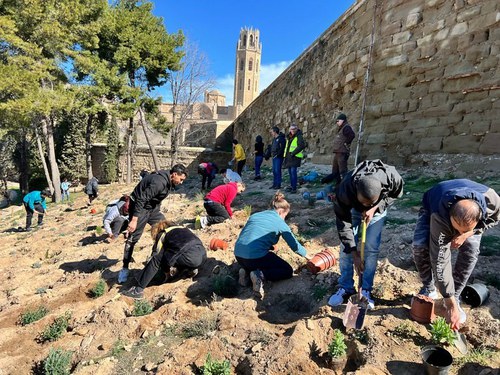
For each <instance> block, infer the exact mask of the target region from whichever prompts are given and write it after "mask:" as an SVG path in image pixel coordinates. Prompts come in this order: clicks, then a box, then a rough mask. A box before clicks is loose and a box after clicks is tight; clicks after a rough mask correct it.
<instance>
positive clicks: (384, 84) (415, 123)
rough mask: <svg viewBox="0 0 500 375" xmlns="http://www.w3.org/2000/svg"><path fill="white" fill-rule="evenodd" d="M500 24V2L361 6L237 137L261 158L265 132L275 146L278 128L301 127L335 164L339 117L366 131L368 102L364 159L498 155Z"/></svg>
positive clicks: (395, 1)
mask: <svg viewBox="0 0 500 375" xmlns="http://www.w3.org/2000/svg"><path fill="white" fill-rule="evenodd" d="M499 20H500V2H498V1H497V0H455V1H450V0H425V1H423V0H392V1H381V0H377V1H376V0H360V1H358V2H357V3H356V4H354V5H353V6H352V7H351V8H350V9H349V10H348V11H347V12H346V13H345V14H344V15H343V16H342V17H341V18H340V19H339V20H337V21H336V22H335V23H334V24H333V25H332V26H331V27H330V28H328V29H327V30H326V31H325V32H324V33H323V34H322V35H321V36H320V37H319V38H318V39H317V40H316V41H315V42H314V43H313V44H312V45H311V46H310V47H309V48H308V49H307V50H306V51H304V53H303V54H302V55H301V56H299V57H298V58H297V60H296V61H295V62H294V63H293V64H292V65H291V66H290V67H289V68H288V69H287V70H286V71H285V72H283V73H282V74H281V75H280V76H279V77H278V78H277V79H276V80H275V81H274V82H273V83H272V84H271V85H270V86H269V87H268V88H267V89H266V90H264V91H263V92H262V93H261V94H260V96H259V97H257V98H256V100H255V101H254V102H253V103H252V104H251V105H250V106H249V107H248V108H247V109H246V110H245V111H244V112H243V113H242V114H241V115H240V116H239V117H238V118H237V119H236V120H235V122H234V125H235V126H234V135H235V138H237V139H238V140H239V141H240V143H242V144H243V145H244V146H245V148H246V151H247V155H252V154H253V144H254V140H255V136H256V135H257V134H261V135H262V136H263V137H264V139H265V142H266V143H268V142H269V141H270V135H269V128H270V127H272V126H273V125H278V126H280V127H281V128H283V127H285V126H288V125H289V124H290V123H292V122H294V123H296V124H297V125H298V126H299V127H300V128H301V129H302V130H303V132H304V137H305V139H306V140H307V141H308V144H309V147H308V153H309V155H310V157H311V159H312V161H313V162H315V163H323V164H328V163H330V162H331V160H332V140H333V137H334V134H335V131H336V129H335V128H336V126H335V122H334V120H333V118H334V117H335V116H336V115H337V114H338V113H339V112H344V113H346V114H347V116H348V119H349V122H350V123H351V124H352V125H353V127H354V129H355V130H356V133H358V130H359V124H360V120H361V117H362V116H361V115H362V111H363V102H365V104H366V105H365V112H364V114H365V116H364V121H363V129H364V131H363V132H362V134H361V137H360V140H359V149H360V153H359V160H362V159H364V158H381V159H383V160H385V161H387V162H389V163H392V164H396V165H404V164H406V165H408V164H411V163H413V162H415V160H417V159H418V158H415V157H414V156H415V155H417V154H419V153H425V154H427V155H429V154H430V155H432V154H440V155H443V154H444V155H446V154H458V153H464V154H469V155H477V156H478V158H481V157H482V158H484V157H488V155H493V157H494V158H496V156H499V153H500V151H499V150H500V146H499V144H500V121H499V118H500V101H499V100H498V98H499V93H500V73H499V56H500V27H499ZM372 30H374V32H373V49H372V55H371V57H370V53H369V52H370V45H371V44H372V43H371V41H372ZM368 69H369V70H370V75H369V79H368V87H367V89H366V95H365V90H364V89H365V75H366V73H367V70H368ZM356 142H357V141H356ZM356 142H355V143H354V144H353V150H356ZM353 162H354V157H352V156H351V158H350V163H351V164H352V163H353ZM498 164H499V166H498V169H500V163H498Z"/></svg>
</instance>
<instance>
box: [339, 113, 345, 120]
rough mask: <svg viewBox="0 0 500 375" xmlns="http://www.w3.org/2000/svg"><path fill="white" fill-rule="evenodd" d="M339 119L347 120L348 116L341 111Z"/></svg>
mask: <svg viewBox="0 0 500 375" xmlns="http://www.w3.org/2000/svg"><path fill="white" fill-rule="evenodd" d="M337 120H344V121H346V120H347V116H346V115H344V114H343V113H340V114H339V115H338V116H337Z"/></svg>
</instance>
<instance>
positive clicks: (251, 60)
mask: <svg viewBox="0 0 500 375" xmlns="http://www.w3.org/2000/svg"><path fill="white" fill-rule="evenodd" d="M252 69H253V59H250V60H248V70H252Z"/></svg>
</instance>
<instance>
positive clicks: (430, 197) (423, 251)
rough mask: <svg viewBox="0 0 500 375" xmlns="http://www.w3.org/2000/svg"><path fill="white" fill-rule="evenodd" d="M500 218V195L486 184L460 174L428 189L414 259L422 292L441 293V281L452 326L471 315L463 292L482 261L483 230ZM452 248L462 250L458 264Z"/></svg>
mask: <svg viewBox="0 0 500 375" xmlns="http://www.w3.org/2000/svg"><path fill="white" fill-rule="evenodd" d="M499 222H500V197H499V196H498V194H497V193H496V192H495V191H494V190H493V189H491V188H489V187H488V186H485V185H482V184H479V183H477V182H474V181H471V180H467V179H457V180H448V181H443V182H440V183H438V184H436V185H435V186H434V187H432V188H431V189H429V190H428V191H427V192H425V193H424V196H423V198H422V208H421V209H420V211H419V214H418V219H417V225H416V228H415V234H414V236H413V258H414V260H415V265H416V267H417V270H418V273H419V276H420V280H421V281H422V284H423V286H422V289H421V290H420V292H419V294H423V295H426V296H428V297H431V298H434V299H435V298H437V297H438V294H437V292H436V287H435V282H436V281H437V283H436V284H437V287H438V290H439V292H440V293H441V295H442V296H443V297H444V303H445V306H446V310H447V319H448V322H449V323H451V327H452V328H453V329H454V330H457V329H459V327H460V324H463V323H465V321H466V319H467V316H466V314H465V312H464V310H463V309H462V307H461V306H460V294H461V293H462V291H463V289H464V288H465V285H466V284H467V280H469V277H470V275H471V274H472V271H473V270H474V267H475V265H476V262H477V260H478V257H479V247H480V244H481V237H482V234H483V232H484V231H485V230H486V229H488V228H491V227H493V226H494V225H497V224H498V223H499ZM452 248H454V249H457V250H458V255H457V260H456V262H455V265H454V267H453V266H452V262H451V249H452Z"/></svg>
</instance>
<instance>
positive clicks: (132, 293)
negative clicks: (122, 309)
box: [122, 286, 144, 299]
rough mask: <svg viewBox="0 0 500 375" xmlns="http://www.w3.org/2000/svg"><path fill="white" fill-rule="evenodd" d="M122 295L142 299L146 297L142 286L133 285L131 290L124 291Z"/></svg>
mask: <svg viewBox="0 0 500 375" xmlns="http://www.w3.org/2000/svg"><path fill="white" fill-rule="evenodd" d="M122 295H124V296H127V297H130V298H134V299H141V298H144V289H142V288H141V287H140V286H133V287H132V288H130V289H129V290H126V291H124V292H122Z"/></svg>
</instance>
